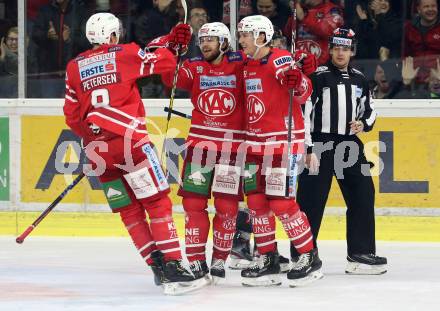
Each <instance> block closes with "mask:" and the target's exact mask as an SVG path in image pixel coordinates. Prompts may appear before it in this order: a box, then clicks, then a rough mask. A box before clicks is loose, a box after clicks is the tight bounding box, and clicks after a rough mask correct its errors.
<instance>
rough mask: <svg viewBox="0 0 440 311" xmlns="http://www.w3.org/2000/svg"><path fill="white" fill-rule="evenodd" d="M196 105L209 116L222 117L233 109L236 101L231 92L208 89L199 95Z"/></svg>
mask: <svg viewBox="0 0 440 311" xmlns="http://www.w3.org/2000/svg"><path fill="white" fill-rule="evenodd" d="M197 106H198V108H199V110H200V111H201V112H202V113H204V114H206V115H208V116H210V117H224V116H227V115H229V114H231V113H232V112H233V111H234V110H235V107H236V103H235V97H234V95H233V94H232V93H230V92H228V91H225V90H222V89H209V90H206V91H204V92H202V93H201V94H200V95H199V97H198V98H197Z"/></svg>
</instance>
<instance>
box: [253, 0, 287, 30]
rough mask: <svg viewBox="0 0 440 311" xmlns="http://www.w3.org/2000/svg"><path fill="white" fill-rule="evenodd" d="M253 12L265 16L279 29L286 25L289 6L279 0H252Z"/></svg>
mask: <svg viewBox="0 0 440 311" xmlns="http://www.w3.org/2000/svg"><path fill="white" fill-rule="evenodd" d="M252 6H253V9H254V12H257V14H260V15H263V16H266V17H267V18H268V19H270V21H271V22H272V24H273V25H274V26H276V27H278V28H280V29H283V28H284V27H285V26H286V23H287V20H288V18H289V12H290V10H289V8H288V7H287V6H286V5H284V3H283V2H282V1H281V0H253V1H252Z"/></svg>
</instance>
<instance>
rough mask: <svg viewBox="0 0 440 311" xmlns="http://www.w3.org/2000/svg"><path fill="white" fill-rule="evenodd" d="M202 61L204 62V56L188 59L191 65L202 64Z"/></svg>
mask: <svg viewBox="0 0 440 311" xmlns="http://www.w3.org/2000/svg"><path fill="white" fill-rule="evenodd" d="M202 60H203V57H202V56H196V57H192V58H190V59H188V61H189V62H190V63H193V62H200V61H202Z"/></svg>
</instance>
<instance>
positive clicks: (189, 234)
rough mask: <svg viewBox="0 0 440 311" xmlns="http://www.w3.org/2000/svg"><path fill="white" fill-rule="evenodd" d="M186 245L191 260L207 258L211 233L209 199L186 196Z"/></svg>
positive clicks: (183, 202)
mask: <svg viewBox="0 0 440 311" xmlns="http://www.w3.org/2000/svg"><path fill="white" fill-rule="evenodd" d="M182 204H183V209H184V210H185V247H186V257H187V258H188V261H189V262H192V261H195V260H206V252H205V251H206V241H207V240H208V234H209V226H210V223H209V218H208V211H207V208H208V199H203V198H193V197H186V198H185V197H184V198H183V200H182Z"/></svg>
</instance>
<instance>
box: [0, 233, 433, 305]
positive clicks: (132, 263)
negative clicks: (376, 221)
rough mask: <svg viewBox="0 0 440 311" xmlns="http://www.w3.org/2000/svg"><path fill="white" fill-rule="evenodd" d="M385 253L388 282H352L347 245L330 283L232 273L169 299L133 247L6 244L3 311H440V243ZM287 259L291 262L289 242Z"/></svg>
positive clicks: (333, 250) (335, 260) (76, 242)
mask: <svg viewBox="0 0 440 311" xmlns="http://www.w3.org/2000/svg"><path fill="white" fill-rule="evenodd" d="M377 248H378V255H382V256H387V257H388V262H389V269H388V273H387V274H385V275H381V276H353V275H345V273H344V268H345V242H342V241H322V242H321V244H320V256H321V259H322V260H323V265H324V266H323V271H324V274H325V277H324V279H322V280H320V281H317V282H316V283H314V284H311V285H309V286H307V287H303V288H289V287H288V286H287V285H286V283H284V284H283V285H282V286H280V287H273V288H246V287H242V286H241V282H240V274H239V271H232V270H228V271H227V280H226V281H225V283H224V284H221V285H218V286H210V287H207V288H204V289H202V290H200V291H198V292H194V293H191V294H188V295H186V296H180V297H169V296H163V294H162V292H161V288H160V287H156V286H154V284H153V279H152V273H151V271H150V270H149V268H147V267H146V265H145V264H144V263H143V262H142V260H141V258H140V256H139V255H138V254H137V252H136V250H135V248H134V246H133V245H132V244H131V242H130V240H129V239H126V238H42V237H32V236H30V237H28V239H27V240H26V241H25V242H24V244H22V245H18V244H16V243H15V240H14V237H0V311H12V310H26V311H33V310H44V311H52V310H53V311H59V310H84V311H89V310H94V311H95V310H124V311H125V310H129V311H138V310H142V311H145V310H154V311H162V310H174V311H185V310H203V311H208V310H209V311H210V310H222V311H226V310H227V311H233V310H234V311H235V310H239V311H254V310H267V311H278V310H280V311H284V310H292V311H300V310H304V311H313V310H319V311H329V310H337V311H345V310H347V311H348V310H350V311H354V310H356V311H358V310H369V311H371V310H374V311H376V310H387V311H388V310H399V311H406V310H440V307H439V305H438V301H439V299H438V298H439V297H440V243H397V242H380V243H378V247H377ZM280 251H281V254H283V255H284V256H288V243H287V241H282V242H280ZM284 278H285V276H284V275H283V279H284Z"/></svg>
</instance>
